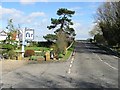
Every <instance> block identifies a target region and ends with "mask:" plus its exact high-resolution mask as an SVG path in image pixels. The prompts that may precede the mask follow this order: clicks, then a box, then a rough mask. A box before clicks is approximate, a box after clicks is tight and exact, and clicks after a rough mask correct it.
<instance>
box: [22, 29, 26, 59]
mask: <svg viewBox="0 0 120 90" xmlns="http://www.w3.org/2000/svg"><path fill="white" fill-rule="evenodd" d="M25 29H26V28H25ZM25 29H23V30H22V58H24V45H25Z"/></svg>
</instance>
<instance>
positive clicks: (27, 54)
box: [24, 50, 35, 57]
mask: <svg viewBox="0 0 120 90" xmlns="http://www.w3.org/2000/svg"><path fill="white" fill-rule="evenodd" d="M32 55H35V52H34V50H26V51H25V54H24V56H25V57H30V56H32Z"/></svg>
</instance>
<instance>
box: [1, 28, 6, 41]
mask: <svg viewBox="0 0 120 90" xmlns="http://www.w3.org/2000/svg"><path fill="white" fill-rule="evenodd" d="M6 38H7V32H5V31H4V30H2V31H1V32H0V41H3V40H6Z"/></svg>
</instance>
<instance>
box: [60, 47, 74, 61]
mask: <svg viewBox="0 0 120 90" xmlns="http://www.w3.org/2000/svg"><path fill="white" fill-rule="evenodd" d="M73 50H74V45H72V46H71V48H69V49H68V51H67V53H66V55H65V56H64V57H63V58H62V60H63V61H67V60H68V58H69V57H70V55H71V54H72V52H73Z"/></svg>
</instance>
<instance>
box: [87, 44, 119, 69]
mask: <svg viewBox="0 0 120 90" xmlns="http://www.w3.org/2000/svg"><path fill="white" fill-rule="evenodd" d="M85 47H86V48H87V46H86V44H85ZM87 49H88V50H89V51H90V49H89V48H87ZM90 52H92V51H90ZM92 54H94V55H96V56H97V57H98V59H99V60H100V61H101V62H103V63H105V64H106V65H108V66H109V67H111V68H112V69H114V70H118V69H117V68H115V67H113V66H111V65H110V64H108V63H107V62H105V61H103V60H102V59H101V58H100V56H98V55H97V54H95V53H93V52H92Z"/></svg>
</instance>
